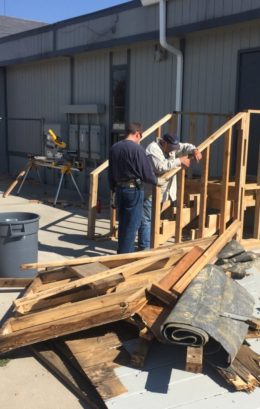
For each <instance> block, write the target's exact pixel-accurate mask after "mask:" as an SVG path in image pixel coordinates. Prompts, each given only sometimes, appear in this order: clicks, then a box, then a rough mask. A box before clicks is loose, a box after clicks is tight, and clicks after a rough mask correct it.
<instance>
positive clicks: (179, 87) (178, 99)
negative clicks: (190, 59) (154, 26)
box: [159, 0, 183, 136]
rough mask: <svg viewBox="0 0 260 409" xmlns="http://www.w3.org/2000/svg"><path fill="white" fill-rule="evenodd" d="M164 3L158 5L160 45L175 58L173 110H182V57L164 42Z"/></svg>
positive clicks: (162, 1) (178, 51)
mask: <svg viewBox="0 0 260 409" xmlns="http://www.w3.org/2000/svg"><path fill="white" fill-rule="evenodd" d="M166 1H167V0H160V4H159V30H160V45H161V46H162V47H163V48H165V49H166V50H167V51H169V52H170V53H171V54H174V55H175V56H176V58H177V73H176V98H175V110H176V111H181V110H182V83H183V55H182V52H181V51H180V50H179V49H178V48H176V47H174V46H173V45H171V44H169V43H167V40H166ZM180 130H181V116H180V115H179V116H178V129H177V133H178V135H179V136H180Z"/></svg>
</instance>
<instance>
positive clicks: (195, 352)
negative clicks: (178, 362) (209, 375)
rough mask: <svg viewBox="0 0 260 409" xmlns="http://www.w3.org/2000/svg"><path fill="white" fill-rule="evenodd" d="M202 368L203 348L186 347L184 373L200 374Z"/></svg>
mask: <svg viewBox="0 0 260 409" xmlns="http://www.w3.org/2000/svg"><path fill="white" fill-rule="evenodd" d="M202 367H203V346H200V347H192V346H188V347H187V354H186V366H185V371H187V372H193V373H202Z"/></svg>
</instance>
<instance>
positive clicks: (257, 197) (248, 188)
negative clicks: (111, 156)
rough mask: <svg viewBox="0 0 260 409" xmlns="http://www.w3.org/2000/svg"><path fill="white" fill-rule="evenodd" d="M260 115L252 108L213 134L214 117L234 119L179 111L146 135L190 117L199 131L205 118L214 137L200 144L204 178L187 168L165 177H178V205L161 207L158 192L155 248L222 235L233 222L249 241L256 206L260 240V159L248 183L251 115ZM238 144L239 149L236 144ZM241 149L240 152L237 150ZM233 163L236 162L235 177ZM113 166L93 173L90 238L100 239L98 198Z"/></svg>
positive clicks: (156, 192)
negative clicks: (250, 213) (217, 168)
mask: <svg viewBox="0 0 260 409" xmlns="http://www.w3.org/2000/svg"><path fill="white" fill-rule="evenodd" d="M259 114H260V111H255V110H254V111H253V110H248V111H246V112H240V113H238V114H237V115H235V116H234V117H233V118H231V119H229V120H228V121H227V122H226V123H224V124H223V125H222V126H221V127H220V128H219V129H217V130H215V131H214V132H213V133H210V132H212V131H213V129H212V126H213V123H214V119H215V118H218V119H219V117H221V118H222V121H223V119H224V120H226V119H227V118H228V115H224V114H207V113H194V112H192V113H184V112H175V113H173V114H168V115H166V116H165V117H163V118H162V119H161V120H160V121H158V122H157V123H156V124H154V125H152V126H151V127H150V128H148V129H147V130H146V131H145V132H144V133H143V139H144V138H146V137H147V136H149V135H151V134H153V133H155V134H156V137H160V136H161V133H162V129H163V127H164V129H165V126H166V125H167V126H168V131H169V132H175V130H176V124H177V123H178V117H179V116H180V115H181V116H182V120H183V118H184V117H185V116H186V117H188V120H189V121H190V126H189V129H190V131H192V132H194V129H196V126H195V125H194V120H195V119H194V118H195V117H197V118H200V122H201V117H202V118H203V119H204V121H205V128H206V129H207V132H208V135H210V136H208V137H206V138H205V140H204V141H203V142H202V143H201V144H200V145H199V146H198V148H199V150H200V151H201V152H202V156H203V157H202V161H201V169H200V173H201V175H200V177H198V176H197V177H196V178H192V175H191V174H190V172H186V171H185V169H184V168H181V167H180V168H177V169H173V170H171V171H169V172H167V173H165V174H164V175H163V177H164V178H165V179H166V180H168V179H169V178H171V177H177V205H176V207H175V208H172V207H171V206H170V202H165V203H163V204H161V189H160V187H154V189H153V215H152V237H151V239H152V240H151V242H152V247H158V246H159V245H161V244H163V243H165V242H166V241H168V240H170V239H171V238H174V241H175V242H177V243H179V242H181V241H182V240H183V239H190V240H194V239H197V238H204V237H209V236H212V235H213V234H215V233H216V232H219V233H223V232H225V230H226V228H227V227H228V225H229V224H230V223H231V222H232V221H233V220H236V219H237V220H239V221H241V222H242V223H241V225H242V228H241V230H240V231H239V232H238V234H237V235H236V239H237V240H241V239H242V237H243V224H244V216H245V211H246V209H248V208H249V207H253V208H254V221H253V226H254V229H253V233H252V237H253V238H254V239H255V240H260V156H259V165H258V174H257V176H256V177H255V178H254V180H247V175H246V169H247V156H248V143H249V137H250V135H249V129H250V118H251V115H259ZM189 141H190V142H193V143H194V144H196V135H195V134H191V135H189ZM217 141H222V144H223V153H222V175H221V176H220V177H218V178H216V177H215V178H214V179H213V177H212V175H210V160H211V152H212V150H213V149H214V145H215V144H216V142H217ZM232 144H233V145H232ZM234 145H236V149H234V148H233V149H231V147H232V146H233V147H234ZM231 163H236V167H235V171H234V172H233V175H232V178H231ZM107 167H108V161H106V162H104V163H103V164H102V165H101V166H99V167H98V168H97V169H95V170H94V171H93V172H92V173H91V174H90V197H89V211H88V237H89V238H94V236H95V220H96V206H97V197H98V178H99V175H100V173H101V172H103V171H104V170H105V169H106V168H107ZM186 173H187V174H186ZM115 233H116V211H115V210H113V209H111V221H110V235H111V237H113V236H115Z"/></svg>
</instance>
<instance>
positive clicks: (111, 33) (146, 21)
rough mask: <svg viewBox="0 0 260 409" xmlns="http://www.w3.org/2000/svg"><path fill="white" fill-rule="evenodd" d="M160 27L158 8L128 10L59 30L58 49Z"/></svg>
mask: <svg viewBox="0 0 260 409" xmlns="http://www.w3.org/2000/svg"><path fill="white" fill-rule="evenodd" d="M158 27H159V18H158V6H155V7H148V8H145V7H144V8H137V9H132V10H127V11H124V12H122V13H116V14H112V15H110V16H106V17H101V18H98V19H97V18H96V19H93V20H91V21H85V22H81V23H74V24H71V25H70V26H66V27H62V28H58V30H57V49H61V50H62V49H64V48H70V47H75V46H80V45H89V44H95V43H99V42H102V41H109V40H115V39H118V38H122V37H126V36H131V35H136V34H141V33H145V32H150V31H154V30H158Z"/></svg>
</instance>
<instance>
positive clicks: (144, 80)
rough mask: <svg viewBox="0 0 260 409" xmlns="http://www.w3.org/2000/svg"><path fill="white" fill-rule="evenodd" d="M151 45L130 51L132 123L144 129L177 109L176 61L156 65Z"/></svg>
mask: <svg viewBox="0 0 260 409" xmlns="http://www.w3.org/2000/svg"><path fill="white" fill-rule="evenodd" d="M156 45H158V44H155V43H148V44H143V45H141V46H138V47H133V48H132V49H131V66H130V121H140V122H142V124H143V127H144V128H147V127H148V126H151V125H152V124H153V123H154V122H156V121H158V120H159V119H160V118H161V117H162V116H164V115H165V114H166V113H168V112H172V111H173V110H174V109H175V78H176V59H175V57H173V56H172V55H170V54H167V57H166V59H164V60H162V61H160V62H155V46H156Z"/></svg>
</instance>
